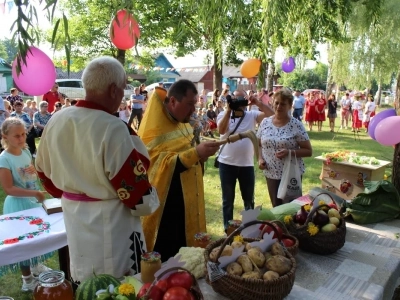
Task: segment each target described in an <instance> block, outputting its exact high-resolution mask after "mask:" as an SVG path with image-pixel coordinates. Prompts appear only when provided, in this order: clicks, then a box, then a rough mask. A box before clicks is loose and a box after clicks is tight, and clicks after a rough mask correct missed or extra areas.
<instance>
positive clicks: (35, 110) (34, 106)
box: [31, 101, 38, 119]
mask: <svg viewBox="0 0 400 300" xmlns="http://www.w3.org/2000/svg"><path fill="white" fill-rule="evenodd" d="M31 110H32V119H33V115H34V114H35V112H38V109H37V107H36V101H32V103H31Z"/></svg>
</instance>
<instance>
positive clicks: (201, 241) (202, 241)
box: [193, 232, 211, 248]
mask: <svg viewBox="0 0 400 300" xmlns="http://www.w3.org/2000/svg"><path fill="white" fill-rule="evenodd" d="M210 241H211V235H209V234H208V233H205V232H199V233H196V234H195V235H194V244H193V247H200V248H206V247H207V246H208V244H209V243H210Z"/></svg>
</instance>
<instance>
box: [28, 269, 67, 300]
mask: <svg viewBox="0 0 400 300" xmlns="http://www.w3.org/2000/svg"><path fill="white" fill-rule="evenodd" d="M73 299H74V292H73V290H72V286H71V283H70V282H69V281H68V280H66V279H65V274H64V272H62V271H55V270H52V271H47V272H43V273H41V274H40V275H39V284H38V285H37V286H36V288H35V291H34V292H33V300H73Z"/></svg>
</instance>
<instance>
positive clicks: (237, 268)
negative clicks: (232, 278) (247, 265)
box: [226, 262, 243, 276]
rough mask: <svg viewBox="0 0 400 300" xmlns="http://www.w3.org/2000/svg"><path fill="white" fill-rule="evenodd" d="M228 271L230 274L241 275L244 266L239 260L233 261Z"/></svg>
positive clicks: (227, 268)
mask: <svg viewBox="0 0 400 300" xmlns="http://www.w3.org/2000/svg"><path fill="white" fill-rule="evenodd" d="M226 271H227V272H228V274H230V275H236V276H240V275H242V274H243V269H242V266H241V265H239V264H238V263H237V262H232V263H230V264H229V265H228V266H227V267H226Z"/></svg>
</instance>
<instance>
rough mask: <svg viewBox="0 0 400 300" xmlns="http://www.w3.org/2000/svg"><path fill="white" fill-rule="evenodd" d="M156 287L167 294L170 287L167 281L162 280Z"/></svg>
mask: <svg viewBox="0 0 400 300" xmlns="http://www.w3.org/2000/svg"><path fill="white" fill-rule="evenodd" d="M156 287H158V288H159V289H160V290H161V291H162V292H163V293H165V292H166V291H167V290H168V288H169V286H168V282H167V281H166V280H165V279H161V280H159V281H158V282H157V283H156Z"/></svg>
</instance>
